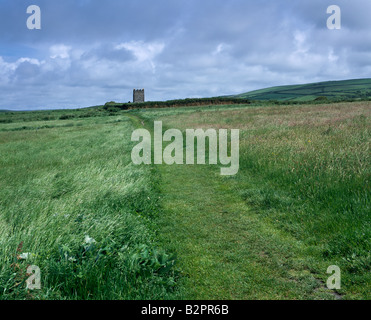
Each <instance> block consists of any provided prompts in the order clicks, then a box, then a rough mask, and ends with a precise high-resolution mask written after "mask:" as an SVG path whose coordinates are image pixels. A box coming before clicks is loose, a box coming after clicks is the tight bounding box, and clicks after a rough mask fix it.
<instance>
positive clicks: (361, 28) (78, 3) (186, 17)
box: [0, 0, 371, 110]
mask: <svg viewBox="0 0 371 320" xmlns="http://www.w3.org/2000/svg"><path fill="white" fill-rule="evenodd" d="M333 4H336V5H338V6H340V8H341V11H342V25H341V30H329V29H327V26H326V21H327V18H328V17H329V16H330V15H329V14H327V12H326V11H327V7H328V6H329V5H333ZM29 5H38V6H39V7H40V9H41V30H29V29H28V28H27V25H26V21H27V18H28V17H29V16H30V14H27V13H26V10H27V7H28V6H29ZM370 77H371V1H370V0H331V1H327V0H259V1H257V0H254V1H252V0H197V1H196V0H182V1H180V0H120V1H119V0H105V1H98V0H63V1H57V0H29V1H24V0H0V98H1V99H0V109H12V110H21V109H49V108H75V107H87V106H92V105H99V104H104V103H105V102H107V101H111V100H113V101H119V102H127V101H131V100H132V90H133V88H138V89H139V88H144V89H145V93H146V100H152V101H153V100H169V99H178V98H179V99H180V98H187V97H189V98H190V97H210V96H219V95H229V94H237V93H243V92H246V91H250V90H254V89H260V88H263V87H270V86H275V85H285V84H296V83H307V82H317V81H325V80H342V79H350V78H352V79H353V78H370Z"/></svg>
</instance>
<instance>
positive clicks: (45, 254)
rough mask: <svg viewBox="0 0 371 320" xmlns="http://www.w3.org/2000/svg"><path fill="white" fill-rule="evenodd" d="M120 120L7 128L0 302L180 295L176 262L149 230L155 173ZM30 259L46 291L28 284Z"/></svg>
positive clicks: (0, 190) (0, 168) (0, 143)
mask: <svg viewBox="0 0 371 320" xmlns="http://www.w3.org/2000/svg"><path fill="white" fill-rule="evenodd" d="M116 120H120V119H116ZM121 121H122V122H113V123H112V121H110V118H106V119H100V120H99V121H97V120H96V119H95V118H94V119H93V120H92V119H89V120H83V121H82V122H79V124H81V125H80V126H73V127H63V121H61V120H60V121H55V123H54V125H55V127H52V128H47V129H43V130H21V131H2V132H0V176H1V180H0V213H1V214H0V299H170V298H174V297H175V290H174V285H175V280H176V272H175V269H174V268H173V264H174V259H173V257H172V256H171V255H170V254H168V253H167V252H165V251H164V250H163V249H162V248H161V247H160V246H158V245H156V241H155V237H154V231H153V230H152V227H151V219H153V217H154V216H156V215H157V214H158V213H159V210H160V209H159V205H158V197H159V196H158V192H157V189H156V185H155V181H156V177H155V175H154V174H153V173H152V170H151V168H148V167H135V166H133V165H132V164H131V163H130V151H131V147H132V144H131V142H130V135H131V132H132V130H133V127H132V125H131V121H130V120H129V119H128V118H126V119H122V118H121ZM17 125H18V124H15V126H17ZM33 125H37V126H39V124H33ZM2 126H6V125H2ZM87 237H89V238H92V239H94V241H93V240H91V241H86V240H89V238H87ZM90 242H91V243H90ZM17 248H19V249H18V251H17ZM21 253H30V258H29V259H27V260H22V259H19V256H18V255H19V254H21ZM30 264H33V265H37V266H38V267H39V268H40V269H41V282H42V290H40V291H36V290H35V291H33V292H31V291H28V290H26V289H25V279H26V278H27V277H26V275H25V271H26V267H27V265H30Z"/></svg>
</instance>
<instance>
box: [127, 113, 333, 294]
mask: <svg viewBox="0 0 371 320" xmlns="http://www.w3.org/2000/svg"><path fill="white" fill-rule="evenodd" d="M131 117H133V116H131ZM148 127H149V128H150V125H149V126H148ZM156 168H157V169H158V171H159V172H160V174H161V186H160V189H161V192H162V194H163V199H162V204H163V212H162V214H161V216H160V217H159V218H158V221H157V226H158V231H159V236H160V238H161V241H163V242H164V243H166V247H168V248H171V250H173V251H174V252H176V253H177V255H178V267H179V268H180V269H181V271H182V273H183V277H182V279H183V283H182V286H183V288H184V291H183V292H184V294H183V297H184V298H185V299H333V298H334V297H333V296H332V295H331V293H330V292H329V291H328V290H326V289H324V287H323V285H322V284H321V283H320V282H319V281H318V280H316V279H315V278H314V277H313V275H312V274H311V272H310V271H309V270H305V268H303V266H302V264H301V259H300V257H299V256H298V252H299V250H298V249H299V247H300V245H301V244H300V243H298V242H297V241H296V240H294V239H292V238H290V237H288V236H287V235H286V234H282V233H280V232H279V231H278V230H276V229H274V228H273V227H272V226H270V225H268V224H266V223H263V222H262V221H260V220H259V218H258V217H257V216H256V214H254V213H252V212H250V210H249V208H248V207H247V206H246V204H245V203H244V202H243V200H242V199H241V198H240V196H239V195H238V194H236V193H235V191H233V188H232V183H231V182H232V180H230V179H228V178H225V177H221V176H220V175H219V172H220V171H219V169H218V168H217V167H216V166H203V165H195V166H189V165H177V166H167V165H162V166H156Z"/></svg>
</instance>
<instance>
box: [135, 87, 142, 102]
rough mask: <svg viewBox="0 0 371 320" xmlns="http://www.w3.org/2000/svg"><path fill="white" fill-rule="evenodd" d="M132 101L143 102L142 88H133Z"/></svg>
mask: <svg viewBox="0 0 371 320" xmlns="http://www.w3.org/2000/svg"><path fill="white" fill-rule="evenodd" d="M133 102H134V103H136V102H144V89H138V90H136V89H134V90H133Z"/></svg>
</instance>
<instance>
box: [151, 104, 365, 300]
mask: <svg viewBox="0 0 371 320" xmlns="http://www.w3.org/2000/svg"><path fill="white" fill-rule="evenodd" d="M370 106H371V103H370V102H356V103H341V104H327V105H307V106H305V105H300V106H281V107H271V106H268V107H251V106H250V107H247V108H245V109H234V110H227V109H224V110H223V109H218V110H214V111H208V110H203V111H199V112H188V113H184V114H180V113H179V112H180V111H179V112H178V114H170V115H169V116H166V114H163V117H162V118H161V119H163V120H164V121H165V123H166V125H167V126H168V127H174V128H183V129H185V128H204V129H206V128H239V129H240V130H241V137H240V170H239V173H238V174H237V175H236V176H234V177H229V178H225V179H226V183H231V184H233V185H234V189H235V191H236V192H237V193H239V194H240V196H241V197H242V198H243V199H244V200H245V202H246V204H247V205H248V206H249V207H250V208H251V209H252V210H254V212H255V213H256V214H257V215H258V216H259V217H260V219H261V220H262V221H265V223H267V224H269V225H272V226H273V227H274V228H277V229H279V230H281V231H283V232H286V233H288V234H290V236H292V237H294V238H295V239H296V240H297V241H298V244H299V245H300V247H301V252H300V254H299V255H298V256H297V257H296V260H297V268H299V269H307V270H309V271H311V272H313V273H315V274H317V277H319V278H321V279H323V280H324V281H325V280H326V277H328V275H327V274H326V269H327V267H328V266H329V265H332V264H335V265H338V266H339V267H340V268H341V270H342V290H340V291H339V292H340V293H342V294H344V295H347V297H348V298H352V297H354V298H367V297H368V298H369V297H370V296H369V292H370V283H371V281H370V265H371V256H370V249H371V244H370V239H371V225H370V222H371V205H370V200H371V183H370V174H371V171H370V170H371V157H370V141H371V132H370V119H371V113H370V110H371V108H370ZM156 114H157V113H156ZM149 115H150V113H147V117H149ZM158 119H159V118H158ZM216 170H217V169H216Z"/></svg>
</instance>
